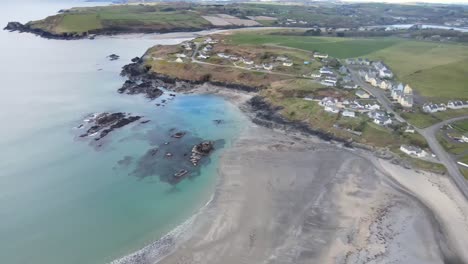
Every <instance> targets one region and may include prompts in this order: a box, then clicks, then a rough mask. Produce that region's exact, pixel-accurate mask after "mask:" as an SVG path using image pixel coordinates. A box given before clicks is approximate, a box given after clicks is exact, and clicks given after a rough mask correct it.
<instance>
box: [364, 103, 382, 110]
mask: <svg viewBox="0 0 468 264" xmlns="http://www.w3.org/2000/svg"><path fill="white" fill-rule="evenodd" d="M364 108H366V109H369V110H371V111H375V110H380V105H378V104H366V105H365V106H364Z"/></svg>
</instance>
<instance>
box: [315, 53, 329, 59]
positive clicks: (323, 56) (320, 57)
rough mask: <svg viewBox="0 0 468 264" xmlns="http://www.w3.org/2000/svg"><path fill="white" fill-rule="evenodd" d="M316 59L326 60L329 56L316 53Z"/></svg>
mask: <svg viewBox="0 0 468 264" xmlns="http://www.w3.org/2000/svg"><path fill="white" fill-rule="evenodd" d="M314 58H317V59H326V58H328V54H320V53H318V52H315V53H314Z"/></svg>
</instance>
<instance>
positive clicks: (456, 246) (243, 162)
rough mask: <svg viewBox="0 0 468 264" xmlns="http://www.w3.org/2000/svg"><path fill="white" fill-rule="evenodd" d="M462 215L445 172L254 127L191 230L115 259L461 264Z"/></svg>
mask: <svg viewBox="0 0 468 264" xmlns="http://www.w3.org/2000/svg"><path fill="white" fill-rule="evenodd" d="M196 92H197V93H215V94H218V95H221V96H224V97H225V98H227V99H228V100H230V101H231V102H233V103H236V104H239V105H243V103H244V102H245V101H246V100H248V98H250V96H251V95H249V94H247V93H238V92H231V91H229V90H226V89H213V87H206V86H204V87H199V88H198V89H197V90H196ZM434 181H435V182H434ZM467 212H468V211H467V203H466V201H465V200H464V199H463V197H462V196H461V195H460V194H459V193H458V190H457V189H456V188H455V186H453V184H451V182H450V181H449V180H448V178H446V177H444V176H440V175H431V174H421V173H416V172H414V171H411V170H406V169H403V168H401V167H398V166H395V165H392V164H389V163H388V162H385V161H380V160H378V159H377V158H375V157H373V156H372V155H371V154H370V153H367V152H364V151H359V150H349V149H345V148H342V147H340V146H337V145H334V144H330V143H326V142H323V141H321V140H319V139H317V138H314V137H303V136H300V135H294V134H290V133H289V134H285V133H283V132H281V131H274V130H271V129H268V128H264V127H259V126H256V125H254V124H252V123H250V125H248V127H246V128H245V129H244V131H243V133H242V136H241V137H240V138H239V139H238V140H237V141H236V143H235V144H234V146H233V147H232V148H230V149H228V150H226V151H225V152H224V153H223V155H222V158H221V161H220V165H219V181H218V184H217V187H216V191H215V194H214V196H213V199H212V201H211V202H210V203H209V204H208V205H207V206H206V207H204V208H203V209H201V210H200V212H199V213H198V214H197V215H196V216H194V217H193V218H192V219H190V222H187V223H186V225H188V226H189V227H188V228H186V229H185V230H184V231H183V232H179V233H178V234H170V235H168V236H167V237H165V238H164V239H163V240H161V241H160V242H158V243H159V244H161V243H163V244H164V247H160V245H159V244H158V243H156V244H154V245H153V246H152V247H151V246H150V247H148V248H147V249H145V250H143V251H141V252H139V253H137V254H134V255H133V256H131V257H128V258H127V259H125V260H123V261H121V262H118V263H200V264H201V263H203V264H206V263H223V264H230V263H232V264H234V263H235V264H238V263H340V264H341V263H343V264H344V263H415V264H419V263H421V264H423V263H424V264H428V263H429V264H432V263H467V256H466V254H467V252H466V250H465V249H466V248H468V245H467V239H466V237H468V236H467V235H468V231H467V222H468V221H467V218H466V215H467ZM164 242H165V243H164ZM162 249H163V250H162Z"/></svg>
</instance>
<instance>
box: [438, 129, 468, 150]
mask: <svg viewBox="0 0 468 264" xmlns="http://www.w3.org/2000/svg"><path fill="white" fill-rule="evenodd" d="M437 140H438V141H439V143H440V144H441V145H442V147H443V148H444V149H445V150H446V151H447V152H449V153H451V154H454V155H460V154H463V153H466V152H467V151H468V144H467V143H458V142H456V143H455V142H451V141H450V140H449V139H447V138H445V137H444V136H443V135H442V134H441V132H439V133H437Z"/></svg>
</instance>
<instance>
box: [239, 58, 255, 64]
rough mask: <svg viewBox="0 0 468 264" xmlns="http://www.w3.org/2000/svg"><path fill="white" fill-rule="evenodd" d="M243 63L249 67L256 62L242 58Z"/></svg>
mask: <svg viewBox="0 0 468 264" xmlns="http://www.w3.org/2000/svg"><path fill="white" fill-rule="evenodd" d="M241 61H242V62H243V63H244V64H247V65H252V64H254V61H253V60H249V59H246V58H242V59H241Z"/></svg>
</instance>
